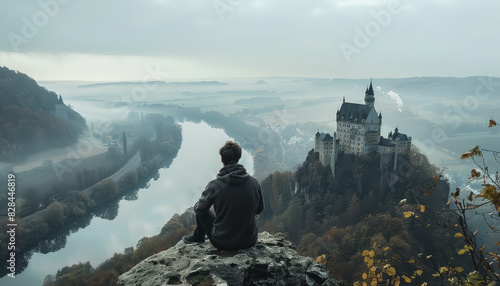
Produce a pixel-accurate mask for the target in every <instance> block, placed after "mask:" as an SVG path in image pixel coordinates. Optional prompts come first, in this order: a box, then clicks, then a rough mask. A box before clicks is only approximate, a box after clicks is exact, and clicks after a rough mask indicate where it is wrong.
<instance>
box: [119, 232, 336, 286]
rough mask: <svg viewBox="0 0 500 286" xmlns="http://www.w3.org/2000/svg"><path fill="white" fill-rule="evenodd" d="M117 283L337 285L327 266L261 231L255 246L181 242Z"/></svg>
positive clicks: (146, 285) (282, 238)
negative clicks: (222, 246)
mask: <svg viewBox="0 0 500 286" xmlns="http://www.w3.org/2000/svg"><path fill="white" fill-rule="evenodd" d="M118 285H120V286H129V285H142V286H149V285H151V286H152V285H155V286H156V285H200V286H201V285H210V286H211V285H219V286H233V285H237V286H240V285H311V286H312V285H324V286H326V285H337V281H336V280H335V279H333V278H332V277H331V276H330V273H329V272H328V270H327V269H326V267H325V265H323V264H321V263H318V262H316V261H314V259H312V258H310V257H304V256H301V255H299V254H298V253H297V251H295V246H294V245H293V244H292V243H291V242H290V241H288V240H286V237H285V236H284V235H283V234H276V235H272V234H269V233H267V232H262V233H260V234H259V240H258V242H257V244H256V245H255V246H254V247H251V248H249V249H242V250H238V251H225V250H218V249H216V248H214V247H213V246H212V244H211V243H210V242H208V240H207V241H206V242H205V243H200V244H185V243H184V242H183V241H179V242H178V243H177V244H176V245H175V246H174V247H172V248H169V249H167V250H165V251H162V252H160V253H157V254H155V255H153V256H150V257H148V258H146V259H145V260H143V261H142V262H140V263H139V264H137V265H136V266H135V267H134V268H132V269H130V270H129V271H128V272H126V273H124V274H122V275H121V276H120V277H119V280H118Z"/></svg>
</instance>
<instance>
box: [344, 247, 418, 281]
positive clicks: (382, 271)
mask: <svg viewBox="0 0 500 286" xmlns="http://www.w3.org/2000/svg"><path fill="white" fill-rule="evenodd" d="M374 247H375V244H374ZM387 250H389V247H385V248H384V251H387ZM361 255H362V256H363V258H364V262H365V263H366V266H367V268H368V271H366V272H364V273H363V274H362V275H361V278H362V279H363V282H359V281H358V282H355V283H354V284H353V285H354V286H368V285H370V286H376V285H380V284H379V283H385V284H384V285H395V286H399V285H400V284H401V283H408V284H411V283H412V281H413V279H415V278H416V277H417V276H421V275H422V274H423V273H424V271H423V270H420V269H418V270H415V271H414V273H413V274H412V275H410V277H408V276H406V275H401V276H398V275H397V271H396V268H394V267H393V266H392V265H391V264H390V263H386V262H387V260H384V261H386V262H383V263H386V264H385V265H383V266H382V264H380V266H375V265H374V263H375V262H374V259H375V252H374V251H373V250H364V251H363V253H361ZM381 262H382V261H381V260H380V259H379V260H377V261H376V263H377V264H379V263H381ZM409 263H415V261H414V260H413V259H412V260H410V261H409ZM422 285H426V284H422Z"/></svg>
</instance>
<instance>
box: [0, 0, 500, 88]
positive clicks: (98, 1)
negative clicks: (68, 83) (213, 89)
mask: <svg viewBox="0 0 500 286" xmlns="http://www.w3.org/2000/svg"><path fill="white" fill-rule="evenodd" d="M28 2H29V3H28ZM1 5H2V9H1V10H0V36H1V37H2V40H1V41H0V65H2V66H7V67H9V68H11V69H15V70H19V71H21V72H24V73H27V74H28V75H30V76H31V77H33V78H35V79H36V80H96V81H115V80H141V79H143V78H144V77H145V76H146V75H147V74H148V72H147V70H148V68H149V69H156V70H161V73H162V74H164V75H165V74H168V76H169V78H227V77H267V76H300V77H321V78H369V77H374V78H384V77H398V78H400V77H413V76H455V77H465V76H473V75H490V76H500V69H499V68H498V67H499V66H500V56H499V51H500V37H499V34H500V33H499V32H498V29H499V28H500V17H499V16H498V13H499V12H500V1H494V0H479V1H465V0H439V1H426V0H400V1H387V0H324V1H320V0H316V1H313V0H302V1H294V0H267V1H265V0H215V1H213V0H182V1H180V0H178V1H174V0H141V1H139V0H135V1H132V0H106V1H102V0H40V1H35V0H33V1H4V3H2V4H1ZM163 77H164V76H163Z"/></svg>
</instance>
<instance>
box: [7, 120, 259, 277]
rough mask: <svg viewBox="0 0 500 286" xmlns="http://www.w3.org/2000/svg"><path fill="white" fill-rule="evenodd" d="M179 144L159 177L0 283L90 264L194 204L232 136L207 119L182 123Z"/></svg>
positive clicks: (247, 157)
mask: <svg viewBox="0 0 500 286" xmlns="http://www.w3.org/2000/svg"><path fill="white" fill-rule="evenodd" d="M181 125H182V138H183V139H182V140H183V141H182V146H181V148H180V150H179V152H178V155H177V157H176V158H175V159H174V161H173V162H172V164H171V165H170V167H169V168H166V169H160V170H159V174H160V176H159V178H158V179H157V180H151V181H150V182H149V187H148V188H144V189H140V190H139V191H138V199H137V200H134V201H127V200H121V201H120V202H119V209H118V215H117V216H116V218H115V219H113V220H106V219H102V218H99V217H93V218H92V220H91V222H90V225H89V226H87V227H85V228H83V229H79V230H78V231H76V232H74V233H72V234H71V235H70V236H68V238H67V241H66V246H65V247H64V248H62V249H60V250H58V251H56V252H51V253H47V254H41V253H34V254H33V256H32V257H31V259H30V261H29V265H28V267H27V268H26V269H25V270H24V272H22V273H20V274H18V275H16V278H15V279H12V278H10V277H8V276H5V277H3V278H1V279H0V285H13V286H17V285H19V286H25V285H42V284H43V281H44V278H45V276H46V275H48V274H53V275H55V273H56V272H57V270H58V269H61V268H63V267H64V266H71V265H73V264H75V263H78V262H87V261H90V263H91V264H92V266H93V267H94V268H95V267H97V266H98V265H99V264H101V263H102V262H104V261H105V260H106V259H108V258H110V257H111V256H113V254H114V253H116V252H123V250H124V249H125V248H127V247H130V246H133V247H134V248H135V246H136V243H137V242H138V241H139V240H140V239H141V238H142V237H144V236H153V235H156V234H158V233H159V232H160V230H161V228H162V227H163V225H164V224H165V223H166V222H167V221H168V220H169V219H170V217H172V215H173V214H175V213H182V212H184V211H185V210H186V209H187V208H188V207H190V206H192V205H194V203H195V202H196V200H197V199H198V198H199V196H200V194H201V191H202V190H203V189H204V187H205V185H206V183H207V182H208V181H209V180H212V179H213V178H215V175H216V174H217V172H218V171H219V169H220V168H221V167H222V164H221V162H220V156H219V154H218V152H219V148H220V147H221V146H222V145H223V144H224V142H225V141H227V140H232V138H230V137H229V136H228V135H227V134H226V133H225V132H224V130H222V129H216V128H212V127H210V126H209V125H208V124H206V123H204V122H202V123H192V122H185V123H181ZM240 162H241V163H242V164H243V165H245V167H246V168H247V171H248V172H249V173H250V174H253V160H252V157H251V154H250V153H249V152H247V151H245V150H244V151H243V155H242V159H241V161H240Z"/></svg>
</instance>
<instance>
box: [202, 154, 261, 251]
mask: <svg viewBox="0 0 500 286" xmlns="http://www.w3.org/2000/svg"><path fill="white" fill-rule="evenodd" d="M211 205H213V206H214V210H215V212H216V218H215V221H214V226H213V232H212V237H213V243H214V244H215V246H217V247H220V248H223V249H240V248H248V247H251V246H253V245H254V244H255V242H256V241H257V226H256V222H255V215H256V214H259V213H260V212H262V210H263V208H264V204H263V199H262V191H261V189H260V185H259V182H258V180H257V179H256V178H254V177H252V176H250V175H249V174H247V172H246V170H245V168H244V167H243V166H242V165H240V164H230V165H226V166H224V167H223V168H222V169H221V170H220V172H219V174H218V175H217V179H215V180H213V181H211V182H210V183H209V184H208V185H207V187H206V189H205V191H203V193H202V196H201V198H200V200H199V202H198V203H197V205H196V206H195V211H196V212H197V214H200V215H203V214H204V213H207V212H208V210H209V208H210V206H211Z"/></svg>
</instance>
